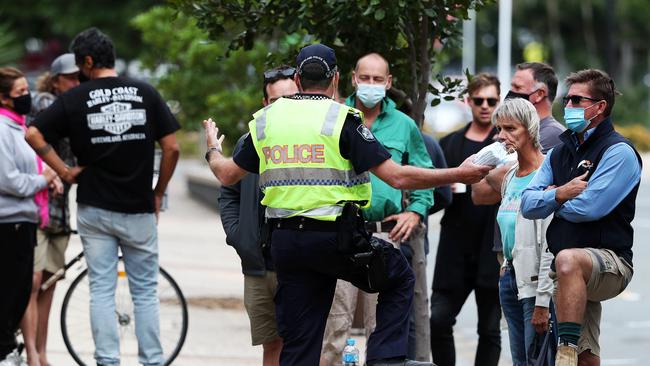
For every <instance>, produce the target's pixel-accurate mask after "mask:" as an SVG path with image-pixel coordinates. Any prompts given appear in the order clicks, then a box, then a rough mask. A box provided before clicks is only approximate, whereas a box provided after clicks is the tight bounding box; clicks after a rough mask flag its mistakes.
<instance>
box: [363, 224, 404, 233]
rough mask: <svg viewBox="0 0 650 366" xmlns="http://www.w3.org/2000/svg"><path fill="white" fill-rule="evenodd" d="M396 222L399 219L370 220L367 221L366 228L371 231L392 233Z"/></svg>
mask: <svg viewBox="0 0 650 366" xmlns="http://www.w3.org/2000/svg"><path fill="white" fill-rule="evenodd" d="M396 224H397V221H386V222H381V221H368V222H366V230H368V232H370V233H390V232H391V230H393V228H394V227H395V225H396Z"/></svg>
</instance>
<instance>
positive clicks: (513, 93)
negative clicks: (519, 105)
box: [506, 90, 534, 100]
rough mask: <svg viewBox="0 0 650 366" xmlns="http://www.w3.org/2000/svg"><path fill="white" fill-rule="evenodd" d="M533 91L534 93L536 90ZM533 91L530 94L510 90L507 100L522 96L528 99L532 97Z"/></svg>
mask: <svg viewBox="0 0 650 366" xmlns="http://www.w3.org/2000/svg"><path fill="white" fill-rule="evenodd" d="M533 93H534V92H533ZM533 93H530V94H524V93H517V92H514V91H512V90H510V91H509V92H508V94H506V100H507V99H515V98H521V99H526V100H528V98H530V96H531V95H532V94H533Z"/></svg>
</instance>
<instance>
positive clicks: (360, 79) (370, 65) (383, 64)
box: [352, 53, 393, 90]
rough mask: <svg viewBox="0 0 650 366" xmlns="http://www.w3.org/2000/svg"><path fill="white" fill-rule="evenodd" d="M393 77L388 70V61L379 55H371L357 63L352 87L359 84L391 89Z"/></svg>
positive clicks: (353, 73)
mask: <svg viewBox="0 0 650 366" xmlns="http://www.w3.org/2000/svg"><path fill="white" fill-rule="evenodd" d="M392 83H393V77H392V76H391V74H390V71H389V68H388V61H386V59H385V58H383V57H382V56H381V55H380V54H378V53H369V54H367V55H365V56H363V57H361V58H360V59H359V61H357V66H356V67H355V68H354V71H353V72H352V86H354V87H355V88H356V87H357V85H358V84H381V85H384V86H385V88H386V90H388V89H390V88H391V86H392Z"/></svg>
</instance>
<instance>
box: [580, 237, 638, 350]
mask: <svg viewBox="0 0 650 366" xmlns="http://www.w3.org/2000/svg"><path fill="white" fill-rule="evenodd" d="M584 250H585V251H587V252H588V253H589V256H591V263H592V270H591V277H590V278H589V282H588V283H587V306H586V308H585V315H584V319H583V321H582V332H581V334H580V340H579V341H578V353H581V352H583V351H587V350H589V351H590V352H591V353H592V354H594V355H596V356H600V345H599V343H598V338H599V336H600V317H601V310H602V308H601V305H600V302H601V301H604V300H608V299H611V298H614V297H616V296H618V294H620V293H621V292H623V290H625V288H626V287H627V285H628V284H629V283H630V280H632V275H633V274H634V270H633V269H632V267H630V265H628V264H627V263H626V262H625V261H624V260H623V259H621V258H619V257H618V256H617V255H616V254H615V253H614V252H613V251H611V250H609V249H595V248H585V249H584Z"/></svg>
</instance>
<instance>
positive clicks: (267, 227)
mask: <svg viewBox="0 0 650 366" xmlns="http://www.w3.org/2000/svg"><path fill="white" fill-rule="evenodd" d="M260 246H261V247H262V249H266V248H268V247H270V246H271V223H269V222H268V219H267V218H264V223H262V227H260Z"/></svg>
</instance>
